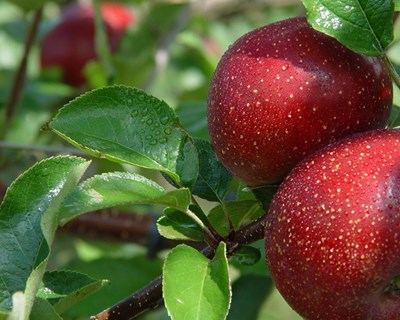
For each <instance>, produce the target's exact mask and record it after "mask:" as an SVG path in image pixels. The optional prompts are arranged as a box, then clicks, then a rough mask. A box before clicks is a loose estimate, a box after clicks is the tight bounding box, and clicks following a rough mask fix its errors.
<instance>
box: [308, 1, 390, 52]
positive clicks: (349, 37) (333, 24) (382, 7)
mask: <svg viewBox="0 0 400 320" xmlns="http://www.w3.org/2000/svg"><path fill="white" fill-rule="evenodd" d="M302 2H303V4H304V6H305V7H306V10H307V19H308V22H309V23H310V24H311V25H312V26H313V27H314V28H315V29H316V30H318V31H321V32H324V33H326V34H328V35H330V36H332V37H334V38H336V39H337V40H338V41H339V42H341V43H342V44H343V45H345V46H346V47H348V48H350V49H351V50H354V51H356V52H358V53H360V54H364V55H367V56H375V57H380V56H383V54H384V51H385V49H386V47H387V46H388V45H389V44H390V43H391V42H392V40H393V22H392V16H393V10H394V5H393V1H392V0H376V1H370V0H343V1H331V0H302Z"/></svg>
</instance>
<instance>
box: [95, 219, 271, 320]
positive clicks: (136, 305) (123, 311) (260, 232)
mask: <svg viewBox="0 0 400 320" xmlns="http://www.w3.org/2000/svg"><path fill="white" fill-rule="evenodd" d="M265 220H266V215H264V216H263V217H261V218H260V219H259V220H257V221H255V222H253V223H252V224H249V225H248V226H246V227H244V228H243V229H241V230H239V231H238V232H237V233H236V234H235V236H234V238H233V240H230V241H227V242H226V244H227V253H228V256H231V255H232V254H233V252H234V251H235V249H236V248H237V247H238V246H240V245H244V244H249V243H252V242H255V241H257V240H260V239H262V238H264V227H265ZM202 253H203V254H204V255H205V256H206V257H207V258H212V257H213V256H214V251H213V249H212V248H210V247H206V248H205V249H204V250H203V251H202ZM161 302H162V277H161V276H159V277H158V278H156V279H154V280H153V281H152V282H150V283H149V284H148V285H146V286H145V287H143V288H142V289H140V290H138V291H136V292H135V293H134V294H132V295H131V296H129V297H127V298H125V299H124V300H122V301H120V302H118V303H117V304H115V305H114V306H112V307H110V308H108V309H106V310H104V311H102V312H100V313H99V314H97V315H95V316H92V317H91V318H90V319H91V320H128V319H134V318H136V317H137V316H139V315H141V314H142V313H144V312H146V311H148V310H151V309H153V308H155V307H157V306H158V305H159V304H160V303H161Z"/></svg>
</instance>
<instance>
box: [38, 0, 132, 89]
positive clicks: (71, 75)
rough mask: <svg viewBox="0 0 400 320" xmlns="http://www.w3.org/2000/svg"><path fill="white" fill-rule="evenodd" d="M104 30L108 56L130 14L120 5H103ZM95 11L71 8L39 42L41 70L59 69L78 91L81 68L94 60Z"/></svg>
mask: <svg viewBox="0 0 400 320" xmlns="http://www.w3.org/2000/svg"><path fill="white" fill-rule="evenodd" d="M101 9H102V14H103V18H104V26H105V30H106V33H107V36H108V41H109V45H110V50H111V52H115V51H116V49H117V46H118V43H119V41H120V39H121V36H122V34H123V32H124V31H125V29H126V28H127V27H128V26H129V25H130V24H131V23H132V22H133V21H134V15H133V13H132V12H131V11H129V10H128V9H127V8H125V7H124V6H122V5H118V4H113V3H102V5H101ZM94 15H95V14H94V9H93V7H91V6H82V5H76V4H74V5H71V6H69V7H67V8H66V9H65V11H64V12H63V14H62V16H61V21H60V23H59V24H58V25H57V26H56V27H55V28H54V29H52V30H51V31H50V32H49V33H47V34H46V35H45V37H44V38H43V39H42V42H41V55H40V63H41V66H42V68H47V67H59V68H60V69H61V71H62V75H63V80H64V81H65V83H68V84H70V85H73V86H76V87H79V86H81V85H83V84H85V82H86V80H85V76H84V74H83V72H82V71H83V68H84V67H85V65H86V64H87V63H88V62H89V61H90V60H93V59H96V57H97V55H96V49H95V43H94V41H95V40H94V39H95V26H94Z"/></svg>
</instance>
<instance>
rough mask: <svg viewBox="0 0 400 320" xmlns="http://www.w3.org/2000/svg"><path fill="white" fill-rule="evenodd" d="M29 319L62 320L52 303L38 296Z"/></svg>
mask: <svg viewBox="0 0 400 320" xmlns="http://www.w3.org/2000/svg"><path fill="white" fill-rule="evenodd" d="M29 319H30V320H43V319H46V320H62V318H61V316H60V315H59V314H58V313H57V311H56V310H55V309H54V307H53V306H52V305H51V303H50V302H48V301H47V300H45V299H42V298H36V300H35V304H34V305H33V308H32V313H31V315H30V317H29Z"/></svg>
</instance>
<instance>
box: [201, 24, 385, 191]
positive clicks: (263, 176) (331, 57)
mask: <svg viewBox="0 0 400 320" xmlns="http://www.w3.org/2000/svg"><path fill="white" fill-rule="evenodd" d="M391 105H392V83H391V80H390V77H389V75H388V73H387V71H386V69H385V67H384V65H383V63H382V61H381V60H380V59H377V58H367V57H364V56H361V55H358V54H356V53H354V52H352V51H350V50H349V49H347V48H345V47H344V46H342V45H341V44H340V43H339V42H337V41H336V40H335V39H333V38H331V37H329V36H327V35H324V34H322V33H320V32H318V31H316V30H314V29H313V28H312V27H311V26H309V25H308V23H307V21H306V19H305V18H292V19H288V20H284V21H280V22H277V23H273V24H270V25H267V26H264V27H261V28H259V29H256V30H254V31H251V32H249V33H247V34H245V35H244V36H242V37H241V38H239V39H238V40H237V41H236V42H235V43H234V44H233V45H232V46H231V47H229V49H228V50H227V51H226V52H225V54H224V55H223V57H222V58H221V60H220V62H219V64H218V66H217V69H216V71H215V74H214V76H213V79H212V82H211V86H210V92H209V98H208V127H209V131H210V136H211V141H212V144H213V145H214V147H215V151H216V152H217V154H218V156H219V158H220V159H221V161H222V162H223V163H224V165H225V166H226V167H227V169H228V170H229V171H231V173H232V174H233V175H234V176H236V177H238V178H239V179H241V180H242V181H244V182H245V183H246V184H248V185H250V186H258V185H263V184H275V183H279V182H281V181H282V180H283V178H284V177H285V176H286V175H287V174H288V172H289V171H290V169H291V168H293V167H294V165H296V164H297V163H298V162H299V161H300V160H302V159H303V158H305V156H307V155H309V154H311V153H312V152H314V151H316V150H317V149H319V148H321V147H322V146H324V145H327V144H329V143H332V142H333V141H335V140H337V139H338V138H341V137H344V136H346V135H349V134H351V133H355V132H362V131H366V130H370V129H378V128H382V127H384V126H385V124H386V121H387V119H388V116H389V112H390V108H391Z"/></svg>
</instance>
